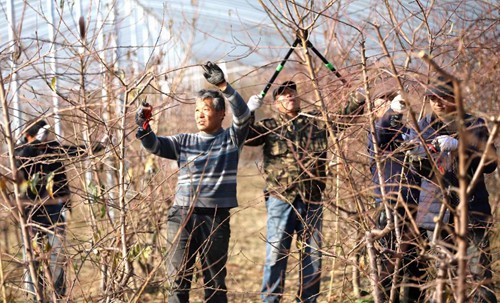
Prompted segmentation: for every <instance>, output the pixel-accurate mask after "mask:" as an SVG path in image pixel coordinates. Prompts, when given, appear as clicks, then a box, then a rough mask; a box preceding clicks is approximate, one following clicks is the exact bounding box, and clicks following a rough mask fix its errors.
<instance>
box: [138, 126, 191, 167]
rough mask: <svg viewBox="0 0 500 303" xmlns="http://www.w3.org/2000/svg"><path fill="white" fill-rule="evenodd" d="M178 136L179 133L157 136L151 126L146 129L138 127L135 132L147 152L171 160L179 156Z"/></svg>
mask: <svg viewBox="0 0 500 303" xmlns="http://www.w3.org/2000/svg"><path fill="white" fill-rule="evenodd" d="M179 136H181V135H177V136H168V137H158V136H156V134H155V133H154V132H153V131H152V130H151V128H148V129H146V130H142V129H139V131H138V132H137V137H138V138H139V139H140V140H141V144H142V146H143V147H144V148H145V149H146V150H147V151H148V152H150V153H152V154H155V155H157V156H159V157H162V158H167V159H171V160H177V159H178V158H179V150H180V145H179V139H180V138H179Z"/></svg>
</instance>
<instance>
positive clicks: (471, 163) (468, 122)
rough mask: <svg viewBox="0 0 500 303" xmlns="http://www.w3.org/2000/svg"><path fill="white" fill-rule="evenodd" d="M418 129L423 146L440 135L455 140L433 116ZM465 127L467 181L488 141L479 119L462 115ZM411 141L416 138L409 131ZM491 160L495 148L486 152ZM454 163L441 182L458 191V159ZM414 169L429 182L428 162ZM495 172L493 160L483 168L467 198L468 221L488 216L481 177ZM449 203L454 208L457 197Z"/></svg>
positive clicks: (484, 128)
mask: <svg viewBox="0 0 500 303" xmlns="http://www.w3.org/2000/svg"><path fill="white" fill-rule="evenodd" d="M418 124H419V127H420V130H421V132H422V138H423V139H424V140H425V141H426V142H431V141H432V140H433V139H434V138H436V137H437V136H440V135H449V136H452V137H454V138H458V135H457V133H456V131H454V130H450V129H449V128H448V127H447V126H446V125H444V124H443V122H441V120H439V119H437V117H436V116H435V115H432V114H431V115H428V116H426V117H424V118H423V119H421V120H420V121H419V123H418ZM465 127H466V130H467V132H466V139H467V142H466V155H467V165H468V166H467V178H468V179H469V181H470V179H471V178H472V176H473V175H474V173H475V172H476V170H477V169H478V165H479V161H480V159H481V155H482V153H483V150H484V148H485V146H486V141H487V140H488V137H489V131H488V128H487V127H486V125H485V122H484V120H483V119H481V118H477V117H474V116H472V115H468V114H467V115H465ZM410 137H412V138H416V137H417V134H416V133H415V131H414V130H412V132H411V134H410ZM489 152H490V153H491V154H492V155H493V157H496V148H495V146H493V148H492V150H491V151H489ZM453 161H454V163H453V164H452V165H451V166H449V167H448V169H446V170H445V172H444V176H443V181H444V185H445V186H446V187H456V188H458V186H459V183H458V164H457V162H458V159H457V158H456V157H454V159H453ZM413 167H414V169H415V170H416V171H418V173H419V174H421V175H422V176H423V177H425V178H428V179H432V178H433V171H432V169H431V166H430V162H429V161H428V160H427V161H422V162H419V163H418V164H417V163H414V165H413ZM496 168H497V161H496V158H495V160H494V161H490V162H489V163H488V164H487V165H486V166H484V168H483V172H482V174H481V175H480V177H479V181H478V182H477V184H476V186H475V187H474V188H473V189H472V191H471V193H470V195H469V211H470V214H471V217H472V218H474V217H476V218H478V219H481V218H483V217H484V216H485V215H486V216H489V215H491V207H490V204H489V201H488V196H489V194H488V191H487V189H486V184H485V183H484V174H488V173H492V172H493V171H495V169H496ZM449 200H450V202H451V203H452V205H454V206H456V205H457V204H458V196H457V195H456V194H450V195H449Z"/></svg>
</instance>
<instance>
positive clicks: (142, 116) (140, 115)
mask: <svg viewBox="0 0 500 303" xmlns="http://www.w3.org/2000/svg"><path fill="white" fill-rule="evenodd" d="M152 113H153V107H152V106H151V105H149V103H147V102H142V106H141V107H139V108H138V109H137V112H136V113H135V123H136V124H137V125H138V126H139V127H142V129H147V128H149V121H151V120H152V118H151V116H152Z"/></svg>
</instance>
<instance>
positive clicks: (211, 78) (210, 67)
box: [201, 61, 226, 86]
mask: <svg viewBox="0 0 500 303" xmlns="http://www.w3.org/2000/svg"><path fill="white" fill-rule="evenodd" d="M201 67H202V68H203V70H204V72H203V76H204V77H205V79H207V81H208V82H209V83H210V84H213V85H215V86H218V85H220V84H222V83H224V82H226V80H225V79H224V72H223V71H222V69H221V68H220V67H219V66H218V65H217V64H215V63H212V62H210V61H208V62H207V63H206V64H202V65H201Z"/></svg>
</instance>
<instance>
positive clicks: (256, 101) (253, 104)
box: [247, 95, 264, 112]
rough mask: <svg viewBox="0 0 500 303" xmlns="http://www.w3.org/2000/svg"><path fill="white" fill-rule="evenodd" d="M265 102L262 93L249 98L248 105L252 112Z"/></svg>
mask: <svg viewBox="0 0 500 303" xmlns="http://www.w3.org/2000/svg"><path fill="white" fill-rule="evenodd" d="M263 103H264V99H263V98H262V97H261V96H260V95H253V96H251V97H250V99H248V102H247V106H248V109H249V110H250V111H251V112H254V111H256V110H257V109H259V108H260V107H261V106H262V104H263Z"/></svg>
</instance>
